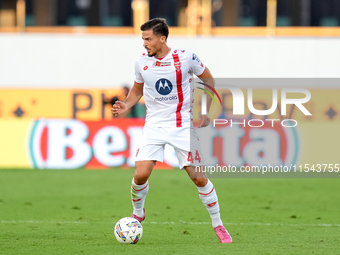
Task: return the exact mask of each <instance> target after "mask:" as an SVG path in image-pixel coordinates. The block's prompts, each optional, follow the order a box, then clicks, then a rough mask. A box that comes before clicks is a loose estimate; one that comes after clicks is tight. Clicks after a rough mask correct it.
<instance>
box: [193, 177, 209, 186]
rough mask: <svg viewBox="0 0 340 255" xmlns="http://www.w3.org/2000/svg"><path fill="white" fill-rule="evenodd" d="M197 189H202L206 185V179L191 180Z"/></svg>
mask: <svg viewBox="0 0 340 255" xmlns="http://www.w3.org/2000/svg"><path fill="white" fill-rule="evenodd" d="M191 180H192V181H193V182H194V183H195V185H196V186H197V187H204V186H205V185H207V183H208V179H207V178H191Z"/></svg>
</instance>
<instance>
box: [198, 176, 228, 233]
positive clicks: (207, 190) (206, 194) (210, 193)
mask: <svg viewBox="0 0 340 255" xmlns="http://www.w3.org/2000/svg"><path fill="white" fill-rule="evenodd" d="M197 189H198V192H199V196H200V199H201V200H202V202H203V204H204V205H205V207H206V208H207V210H208V212H209V214H210V217H211V220H212V226H213V228H216V227H217V226H219V225H223V223H222V221H221V217H220V206H219V204H218V198H217V195H216V191H215V187H214V185H213V184H212V183H211V181H210V180H208V183H207V185H205V186H204V187H197Z"/></svg>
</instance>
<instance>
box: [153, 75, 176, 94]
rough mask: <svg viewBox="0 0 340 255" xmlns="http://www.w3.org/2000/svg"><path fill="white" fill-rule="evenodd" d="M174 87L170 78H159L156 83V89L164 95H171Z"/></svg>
mask: <svg viewBox="0 0 340 255" xmlns="http://www.w3.org/2000/svg"><path fill="white" fill-rule="evenodd" d="M172 87H173V86H172V83H171V81H169V80H168V79H159V80H158V81H156V84H155V88H156V91H157V92H158V93H159V94H161V95H163V96H166V95H169V94H170V92H171V91H172Z"/></svg>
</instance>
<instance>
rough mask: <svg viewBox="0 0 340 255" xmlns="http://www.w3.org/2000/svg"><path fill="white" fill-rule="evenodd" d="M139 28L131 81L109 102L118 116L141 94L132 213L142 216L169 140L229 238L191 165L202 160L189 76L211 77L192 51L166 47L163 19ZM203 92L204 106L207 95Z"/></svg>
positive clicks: (205, 183) (212, 197)
mask: <svg viewBox="0 0 340 255" xmlns="http://www.w3.org/2000/svg"><path fill="white" fill-rule="evenodd" d="M141 30H142V39H143V42H144V44H143V46H144V47H145V49H146V50H147V54H146V53H143V54H142V55H141V56H140V57H139V59H138V60H137V61H136V64H135V82H134V85H133V87H132V89H131V90H130V93H129V95H128V97H127V98H126V99H125V100H124V102H121V101H116V103H115V104H114V105H113V108H112V113H113V115H114V116H115V117H118V116H120V115H121V114H124V113H125V112H126V111H127V110H128V109H130V108H131V107H132V106H133V105H135V104H136V103H137V102H138V101H139V100H140V98H141V97H142V96H143V95H144V100H145V104H146V108H147V115H146V120H145V126H144V129H143V136H142V142H141V144H140V147H139V149H138V150H137V155H136V166H135V174H134V178H133V179H132V184H131V198H132V204H133V214H132V217H133V218H135V219H137V220H139V221H140V222H141V221H143V220H144V219H145V209H144V201H145V197H146V195H147V193H148V190H149V183H148V178H149V176H150V174H151V172H152V170H153V167H154V165H155V164H156V162H157V161H160V162H163V157H164V146H165V144H169V145H171V146H172V147H173V148H174V149H175V152H176V155H177V158H178V161H179V167H180V168H181V169H185V170H186V172H187V173H188V175H189V177H190V178H191V180H192V181H193V182H194V183H195V185H196V186H197V189H198V193H199V197H200V199H201V200H202V202H203V204H204V205H205V207H206V208H207V210H208V212H209V214H210V216H211V219H212V226H213V228H214V231H215V233H216V234H217V236H218V238H219V241H220V242H221V243H231V242H232V239H231V236H230V235H229V233H228V231H227V230H226V229H225V227H224V226H223V223H222V221H221V218H220V209H219V204H218V199H217V195H216V190H215V188H214V185H213V184H212V183H211V182H210V180H209V179H208V178H207V177H206V175H205V174H204V173H203V172H202V171H195V169H196V168H195V166H198V167H200V166H202V165H203V164H204V163H203V158H202V153H201V149H200V146H199V142H198V141H199V139H198V136H197V134H196V132H195V129H194V128H193V126H192V120H193V112H192V108H193V107H192V106H193V101H192V100H193V93H194V88H193V87H192V86H191V81H192V78H193V74H195V75H196V76H198V77H199V78H200V79H202V80H203V81H204V82H205V83H206V84H208V85H209V86H212V87H213V86H214V81H213V77H212V75H211V73H210V71H209V69H208V68H207V67H206V66H205V65H204V64H203V63H202V62H201V60H200V59H199V58H198V57H197V56H196V55H195V54H193V53H192V52H190V51H188V50H181V49H172V48H169V46H168V45H167V38H168V35H169V28H168V25H167V24H166V20H165V19H162V18H155V19H151V20H149V21H148V22H146V23H144V24H143V25H142V26H141ZM212 93H213V92H212ZM207 98H208V99H207V112H209V108H210V104H211V101H212V99H211V98H210V97H207ZM199 118H200V120H201V123H200V125H199V128H203V127H206V126H208V125H209V123H210V119H209V116H208V115H201V114H200V113H199ZM190 140H191V141H190Z"/></svg>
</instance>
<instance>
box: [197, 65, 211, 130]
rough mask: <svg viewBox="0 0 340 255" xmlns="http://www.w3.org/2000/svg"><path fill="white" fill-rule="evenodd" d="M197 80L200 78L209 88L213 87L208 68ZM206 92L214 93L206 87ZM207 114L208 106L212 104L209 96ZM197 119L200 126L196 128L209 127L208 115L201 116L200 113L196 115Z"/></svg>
mask: <svg viewBox="0 0 340 255" xmlns="http://www.w3.org/2000/svg"><path fill="white" fill-rule="evenodd" d="M198 78H200V79H201V80H202V81H203V82H204V83H205V84H207V85H209V86H211V87H213V88H214V87H215V82H214V78H213V76H212V74H211V72H210V70H209V69H208V67H205V70H204V72H203V73H202V74H201V75H199V76H198ZM206 89H207V90H209V92H210V93H211V94H212V95H214V91H212V90H211V89H209V88H208V87H206ZM206 98H207V108H206V109H207V113H209V110H210V106H211V102H212V98H211V97H210V96H207V97H206ZM198 117H199V119H200V120H201V124H200V125H199V126H198V127H199V128H202V127H206V126H208V125H209V123H210V117H209V115H208V114H207V115H202V114H201V112H199V114H198Z"/></svg>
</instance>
